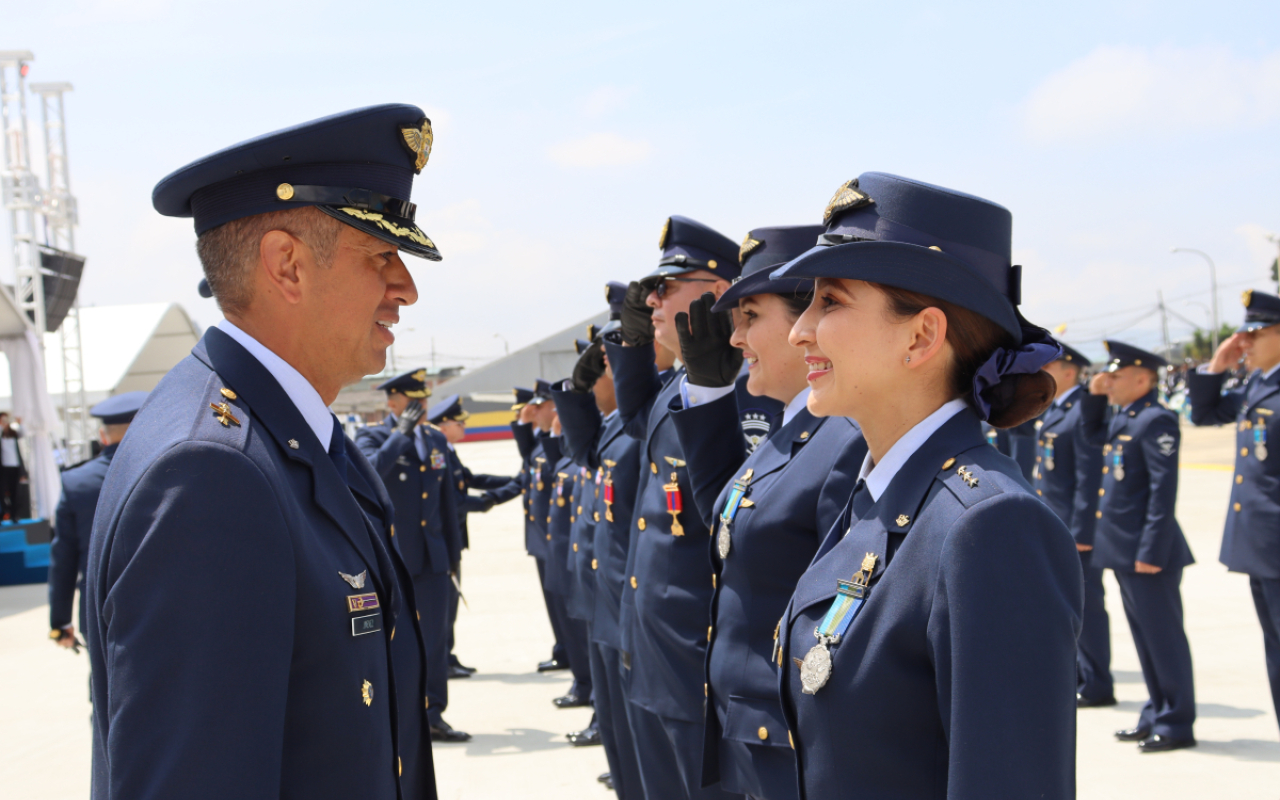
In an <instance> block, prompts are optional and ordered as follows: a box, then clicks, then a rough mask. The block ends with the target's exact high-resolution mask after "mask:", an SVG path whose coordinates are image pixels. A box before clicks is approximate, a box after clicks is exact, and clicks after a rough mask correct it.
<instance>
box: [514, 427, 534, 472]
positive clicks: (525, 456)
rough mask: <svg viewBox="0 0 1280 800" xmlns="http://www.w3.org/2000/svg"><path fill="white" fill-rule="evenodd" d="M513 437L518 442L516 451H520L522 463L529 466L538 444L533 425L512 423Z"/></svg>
mask: <svg viewBox="0 0 1280 800" xmlns="http://www.w3.org/2000/svg"><path fill="white" fill-rule="evenodd" d="M511 437H512V438H513V439H515V440H516V449H517V450H519V451H520V463H522V464H525V465H528V463H529V459H530V458H531V457H532V456H533V446H534V444H535V443H536V442H535V439H534V435H533V425H531V424H529V423H528V422H524V423H521V422H512V423H511Z"/></svg>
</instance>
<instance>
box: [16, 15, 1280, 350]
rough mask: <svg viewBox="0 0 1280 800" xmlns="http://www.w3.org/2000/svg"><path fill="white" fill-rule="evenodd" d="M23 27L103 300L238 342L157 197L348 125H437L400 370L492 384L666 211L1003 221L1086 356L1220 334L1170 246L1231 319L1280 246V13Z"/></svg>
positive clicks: (1031, 282) (92, 300)
mask: <svg viewBox="0 0 1280 800" xmlns="http://www.w3.org/2000/svg"><path fill="white" fill-rule="evenodd" d="M0 18H2V19H3V20H4V24H3V28H2V29H0V49H10V48H15V49H29V50H31V51H33V52H34V53H35V55H36V60H35V62H34V63H33V65H32V71H31V76H30V77H31V80H33V81H56V80H68V81H71V82H72V83H73V84H74V85H75V91H74V92H72V93H71V94H69V95H68V96H67V116H68V133H69V139H70V145H69V151H70V153H69V154H70V161H71V169H72V188H73V191H74V192H75V194H76V195H77V197H78V199H79V203H80V211H81V227H80V229H79V231H78V234H77V237H78V238H77V244H78V248H79V249H80V250H81V251H82V252H83V253H85V254H86V255H87V256H88V257H89V262H88V267H87V269H86V277H85V280H84V284H83V288H82V292H81V299H82V302H84V303H86V304H97V305H104V304H115V303H125V302H144V301H145V302H150V301H177V302H180V303H182V304H183V305H184V306H185V307H186V308H187V309H188V310H189V311H190V312H191V313H192V315H193V316H194V317H195V318H196V319H197V320H198V321H199V322H200V323H202V324H205V325H209V324H212V323H214V322H216V320H217V319H218V314H217V311H216V309H215V308H214V306H213V304H212V302H211V301H205V300H201V299H200V298H199V297H198V296H197V295H196V293H195V284H196V282H197V280H198V279H199V266H198V263H197V261H196V259H195V252H194V246H193V242H194V235H193V233H192V229H191V225H190V221H189V220H175V219H167V218H163V217H160V216H158V215H157V214H155V212H154V211H153V210H152V209H151V205H150V193H151V188H152V186H153V185H154V184H155V183H156V181H158V180H159V179H160V178H161V177H163V176H164V175H166V174H167V173H169V172H170V171H172V170H173V169H176V168H177V167H180V166H182V165H183V164H185V163H187V162H188V161H190V160H193V159H194V158H197V157H199V156H201V155H204V154H206V153H208V152H211V151H213V150H215V149H218V148H220V147H223V146H226V145H229V144H232V143H234V142H236V141H239V140H241V139H245V138H248V137H250V136H254V135H257V134H261V133H264V132H267V131H270V130H273V129H276V128H280V127H284V126H286V125H291V124H294V123H298V122H301V121H304V120H307V119H311V118H314V117H318V116H323V115H325V114H329V113H333V112H336V111H339V110H343V109H347V108H353V107H357V106H362V105H370V104H374V103H380V102H392V101H394V102H409V103H416V104H418V105H421V106H422V107H424V108H425V109H427V112H428V114H429V116H431V118H432V120H433V123H434V128H435V134H436V139H435V149H434V151H433V153H432V158H431V162H430V164H429V165H428V166H427V168H426V169H425V170H424V171H423V174H422V175H421V176H420V177H419V178H418V180H417V183H416V186H415V190H414V198H413V199H414V200H415V201H416V202H417V203H418V204H419V212H418V219H419V222H420V224H421V225H422V228H423V229H424V230H425V231H426V232H427V233H428V234H429V235H430V236H431V237H432V238H433V239H434V240H435V241H436V243H437V244H438V245H439V247H440V250H441V251H442V252H443V254H444V257H445V260H444V261H443V262H441V263H439V264H431V263H428V262H416V260H414V259H409V260H410V261H414V262H416V263H414V264H413V265H412V266H413V268H414V270H415V275H416V277H417V278H418V283H419V291H420V295H421V298H422V299H421V301H420V302H419V303H418V305H416V306H414V307H413V308H410V309H407V310H406V312H405V313H404V314H403V316H402V320H403V321H402V325H401V330H400V333H399V337H400V340H399V343H398V345H397V349H398V354H399V358H400V360H401V362H402V363H403V362H406V361H413V360H418V361H423V360H425V357H426V354H427V353H428V351H429V350H430V346H431V340H432V339H433V338H434V340H435V347H436V350H437V351H438V353H440V354H441V355H440V363H441V364H444V363H464V364H467V365H470V366H474V365H476V364H478V363H481V362H482V361H483V360H485V359H486V358H489V357H492V356H495V355H500V354H501V353H502V349H503V340H504V339H505V340H506V341H507V342H508V343H509V344H510V346H511V347H512V349H514V348H516V347H518V346H520V345H523V344H527V343H530V342H532V341H535V340H537V339H539V338H541V337H542V336H544V335H546V334H548V333H550V332H552V331H555V330H558V329H560V328H562V327H564V326H565V325H567V324H571V323H573V322H574V321H576V320H578V319H581V318H585V317H587V316H588V315H590V314H592V313H595V312H596V311H598V310H599V309H600V308H601V306H602V303H601V295H602V285H603V283H604V282H605V281H606V280H609V279H622V280H626V279H630V278H635V277H639V276H640V275H643V274H645V273H647V272H648V271H649V270H650V269H652V266H653V265H654V263H655V260H656V258H657V237H658V231H659V229H660V228H661V226H662V222H663V220H664V219H665V218H666V217H667V216H668V215H670V214H684V215H687V216H691V217H693V218H695V219H698V220H701V221H703V222H705V223H707V224H709V225H712V226H713V227H715V228H717V229H718V230H720V231H722V232H724V233H725V234H726V235H727V236H729V237H730V238H732V239H734V240H735V241H736V240H738V239H741V238H742V236H743V235H744V234H745V233H746V231H747V230H748V229H750V228H752V227H757V226H762V225H779V224H798V223H807V222H818V221H820V217H821V212H822V208H823V207H824V206H825V204H826V201H827V199H828V198H829V197H830V195H831V194H832V192H833V191H834V190H835V189H836V187H837V186H839V184H840V183H842V182H843V181H845V180H847V179H849V178H851V177H854V176H856V175H857V174H859V173H860V172H864V171H868V170H882V171H888V172H895V173H898V174H902V175H906V176H910V177H913V178H918V179H921V180H926V181H929V182H933V183H938V184H941V185H944V186H950V187H954V188H957V189H961V190H964V191H968V192H971V193H974V194H978V195H980V196H983V197H987V198H989V199H991V200H994V201H996V202H999V203H1001V204H1003V205H1005V206H1007V207H1008V208H1009V209H1010V210H1011V211H1012V212H1013V215H1014V250H1015V256H1016V260H1017V261H1019V262H1020V263H1022V264H1024V266H1025V270H1026V271H1025V273H1024V274H1025V279H1024V306H1023V308H1024V312H1025V313H1026V314H1027V316H1028V317H1029V318H1031V319H1032V320H1034V321H1036V322H1038V323H1040V324H1043V325H1045V326H1047V327H1054V326H1056V325H1059V324H1062V323H1066V324H1067V330H1066V333H1065V335H1064V338H1065V339H1066V340H1067V341H1069V342H1072V343H1073V344H1076V345H1078V346H1080V347H1081V348H1082V349H1084V350H1085V352H1086V353H1089V354H1092V355H1099V354H1100V353H1101V352H1102V351H1101V345H1100V339H1101V338H1102V336H1103V335H1104V334H1114V335H1115V336H1116V337H1117V338H1121V339H1125V340H1128V341H1131V342H1133V343H1135V344H1139V345H1143V346H1152V347H1154V346H1156V345H1158V344H1159V341H1160V334H1159V325H1158V320H1157V318H1155V317H1148V318H1147V319H1144V320H1141V321H1138V322H1136V323H1135V322H1134V320H1135V319H1137V318H1139V317H1141V316H1142V315H1143V314H1144V313H1145V312H1146V311H1147V310H1149V309H1150V308H1152V307H1154V305H1155V302H1156V292H1157V291H1163V292H1164V295H1165V298H1166V300H1167V301H1168V303H1169V307H1170V309H1171V310H1172V311H1174V312H1175V313H1177V314H1179V315H1181V316H1182V317H1184V318H1186V319H1188V320H1190V321H1191V322H1194V323H1199V324H1200V325H1202V326H1206V327H1207V320H1208V313H1209V279H1208V270H1207V268H1206V266H1205V264H1204V262H1203V261H1201V260H1200V259H1198V258H1197V257H1195V256H1192V255H1172V254H1171V253H1170V252H1169V250H1170V248H1171V247H1173V246H1182V247H1194V248H1198V249H1201V250H1204V251H1206V252H1208V253H1209V254H1210V255H1211V256H1212V257H1213V258H1214V260H1215V262H1216V264H1217V269H1218V281H1219V284H1220V287H1221V288H1220V292H1219V305H1220V308H1221V315H1222V318H1223V319H1224V320H1227V321H1234V320H1238V319H1239V318H1240V316H1241V308H1240V302H1239V296H1240V292H1241V291H1242V290H1243V289H1245V288H1248V287H1250V286H1252V287H1256V288H1260V289H1266V288H1267V287H1268V286H1269V285H1270V284H1269V283H1268V282H1267V269H1268V266H1269V264H1270V262H1271V259H1272V258H1274V257H1275V254H1276V247H1275V245H1274V244H1272V243H1270V242H1268V241H1267V239H1266V234H1268V233H1280V148H1278V147H1277V144H1276V143H1277V142H1280V40H1277V38H1276V37H1275V31H1277V30H1280V4H1277V3H1275V2H1266V3H1264V2H1258V3H1251V2H1220V3H1215V4H1208V5H1206V4H1203V3H1174V2H1161V3H1156V2H1145V1H1137V2H1123V1H1122V2H1106V3H1090V2H1083V3H1074V4H1069V5H1064V4H1054V5H1053V6H1052V7H1050V6H1049V4H1039V3H1036V4H1028V3H973V2H970V3H964V4H960V3H954V4H952V3H897V4H888V3H878V4H871V3H858V2H846V3H840V4H824V3H801V2H791V3H787V4H785V6H784V5H783V4H763V3H744V2H734V3H697V2H683V3H665V2H650V3H644V4H628V5H622V4H618V5H614V4H602V3H541V4H533V3H517V4H509V3H501V2H491V3H467V4H437V3H414V2H402V3H398V4H384V3H379V4H371V3H350V2H347V3H330V2H308V3H279V2H269V1H266V0H264V1H263V2H256V3H244V2H220V3H217V4H208V3H200V4H197V3H178V2H174V1H170V0H67V1H66V2H60V3H57V4H53V3H35V2H16V0H3V8H2V10H0ZM0 224H4V223H0ZM9 269H10V268H9V267H8V266H6V265H4V264H3V263H0V275H5V276H7V275H11V273H10V272H9ZM4 279H5V280H6V281H7V280H10V278H8V277H6V278H4ZM1270 286H1271V288H1272V289H1274V286H1273V285H1270ZM1126 326H1128V327H1126ZM1170 327H1171V332H1172V333H1173V335H1174V337H1175V338H1177V337H1179V336H1185V335H1186V334H1187V332H1188V331H1189V330H1190V327H1191V326H1190V325H1189V324H1187V323H1186V322H1183V321H1180V320H1177V319H1171V323H1170ZM407 329H412V330H407Z"/></svg>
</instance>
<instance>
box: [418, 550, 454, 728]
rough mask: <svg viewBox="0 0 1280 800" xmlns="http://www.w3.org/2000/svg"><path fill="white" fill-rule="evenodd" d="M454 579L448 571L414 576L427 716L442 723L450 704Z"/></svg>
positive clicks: (434, 723)
mask: <svg viewBox="0 0 1280 800" xmlns="http://www.w3.org/2000/svg"><path fill="white" fill-rule="evenodd" d="M452 591H453V581H451V580H449V573H447V572H424V573H422V574H421V575H418V576H417V577H415V578H414V579H413V596H414V600H415V601H416V602H417V605H418V615H419V617H420V620H419V623H418V624H419V626H420V627H421V628H422V647H423V649H424V650H425V651H426V652H425V653H424V654H423V658H424V659H425V663H426V667H427V719H429V720H430V721H431V724H432V725H438V724H439V723H440V715H441V714H443V713H444V710H445V708H447V707H448V705H449V649H448V648H449V630H448V629H449V594H450V593H451V592H452Z"/></svg>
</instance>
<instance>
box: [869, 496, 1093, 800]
mask: <svg viewBox="0 0 1280 800" xmlns="http://www.w3.org/2000/svg"><path fill="white" fill-rule="evenodd" d="M1028 532H1035V533H1033V534H1032V535H1027V534H1028ZM1011 564H1017V565H1018V566H1017V568H1016V569H1010V566H1009V565H1011ZM872 597H873V598H874V594H873V595H872ZM873 601H874V600H873ZM1083 606H1084V580H1083V576H1082V574H1081V570H1080V559H1079V558H1078V557H1077V556H1076V553H1075V548H1074V547H1072V545H1071V540H1070V538H1069V537H1068V535H1067V532H1066V529H1065V528H1064V527H1063V525H1062V522H1061V521H1060V520H1059V519H1058V518H1057V517H1056V516H1055V515H1054V514H1053V512H1052V511H1050V510H1049V507H1048V506H1046V505H1044V504H1043V503H1041V502H1040V501H1038V500H1037V499H1036V498H1035V497H1033V496H1030V495H1026V494H1022V493H1016V494H1015V493H1006V494H1001V495H997V496H996V497H993V498H990V499H988V500H986V501H984V502H981V503H979V504H978V505H975V506H974V507H972V508H970V509H968V510H967V511H966V512H965V513H964V514H963V515H962V516H961V517H960V519H958V520H957V521H956V522H955V523H954V524H953V526H952V529H951V530H950V531H949V532H948V533H947V538H946V541H945V542H944V544H943V547H942V551H941V554H940V558H939V564H938V578H937V584H936V589H935V590H934V597H933V603H932V605H931V608H930V611H929V622H928V628H927V631H928V633H927V636H928V647H929V650H930V655H931V656H932V659H933V662H934V665H935V672H936V680H937V694H938V709H939V711H940V712H941V714H942V730H943V733H944V734H945V735H946V737H947V743H948V745H949V748H950V758H949V762H950V766H949V768H948V775H947V792H946V794H947V797H948V798H952V800H978V798H992V797H1036V798H1046V800H1068V799H1069V798H1074V797H1075V749H1076V732H1075V731H1076V725H1075V714H1076V711H1075V704H1076V637H1077V635H1078V634H1079V632H1080V621H1081V614H1082V611H1083ZM1028 719H1034V720H1036V731H1037V733H1036V735H1035V736H1028V735H1027V729H1026V720H1028Z"/></svg>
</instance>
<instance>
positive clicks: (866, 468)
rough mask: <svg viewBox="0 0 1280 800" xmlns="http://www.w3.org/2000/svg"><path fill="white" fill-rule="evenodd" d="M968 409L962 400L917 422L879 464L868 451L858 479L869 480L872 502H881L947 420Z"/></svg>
mask: <svg viewBox="0 0 1280 800" xmlns="http://www.w3.org/2000/svg"><path fill="white" fill-rule="evenodd" d="M965 406H966V403H965V402H964V401H963V400H961V399H960V398H958V397H957V398H956V399H955V400H952V401H950V402H948V403H945V404H943V406H942V407H941V408H939V409H938V410H937V411H935V412H933V413H932V414H930V415H929V416H927V417H925V418H924V419H922V420H920V421H919V422H917V423H916V425H915V427H914V428H912V429H911V430H909V431H907V432H906V433H905V434H903V436H902V438H901V439H899V440H898V441H896V442H894V444H893V447H890V448H889V452H887V453H885V454H884V458H882V459H880V463H878V464H877V463H875V462H873V461H872V460H871V453H869V452H868V453H867V456H866V458H864V459H863V460H862V471H861V472H859V473H858V480H862V481H866V483H867V491H869V492H871V499H872V500H879V499H880V495H882V494H884V490H885V489H888V488H889V484H890V483H891V482H892V481H893V478H894V476H895V475H897V474H898V470H900V469H902V465H903V464H905V463H907V459H909V458H911V456H913V455H915V452H916V451H917V450H919V449H920V446H921V445H922V444H924V443H925V442H927V441H929V437H930V436H932V435H933V434H934V433H936V432H937V431H938V429H939V428H941V427H942V426H943V425H944V424H946V422H947V420H949V419H951V418H952V417H954V416H955V415H956V414H959V413H960V412H961V411H963V410H964V408H965Z"/></svg>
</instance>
